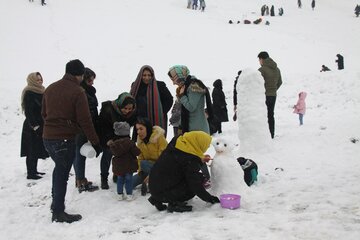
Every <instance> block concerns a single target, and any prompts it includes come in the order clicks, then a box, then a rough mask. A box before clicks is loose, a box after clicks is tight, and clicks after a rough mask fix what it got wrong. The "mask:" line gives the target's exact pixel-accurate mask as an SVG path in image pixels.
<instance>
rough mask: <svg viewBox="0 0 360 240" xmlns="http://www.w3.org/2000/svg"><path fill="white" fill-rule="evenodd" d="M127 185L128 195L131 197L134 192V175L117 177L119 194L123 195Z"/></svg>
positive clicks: (128, 174)
mask: <svg viewBox="0 0 360 240" xmlns="http://www.w3.org/2000/svg"><path fill="white" fill-rule="evenodd" d="M124 184H125V190H126V194H127V195H131V194H132V192H133V175H132V173H126V174H125V175H123V176H117V192H118V194H123V189H124Z"/></svg>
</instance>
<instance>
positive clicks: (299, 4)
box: [298, 0, 302, 8]
mask: <svg viewBox="0 0 360 240" xmlns="http://www.w3.org/2000/svg"><path fill="white" fill-rule="evenodd" d="M301 7H302V4H301V0H298V8H301Z"/></svg>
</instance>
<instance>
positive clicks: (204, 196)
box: [148, 131, 220, 212]
mask: <svg viewBox="0 0 360 240" xmlns="http://www.w3.org/2000/svg"><path fill="white" fill-rule="evenodd" d="M210 143H211V136H210V135H209V134H207V133H205V132H203V131H191V132H186V133H185V134H184V135H182V136H179V137H177V138H173V139H172V140H171V142H170V143H169V145H168V146H167V148H166V149H165V150H164V151H163V153H162V154H161V156H160V157H159V159H158V160H157V161H156V163H155V164H154V166H153V167H152V169H151V172H150V175H149V189H150V193H151V197H150V198H149V199H148V200H149V202H150V203H151V204H152V205H154V206H155V207H156V208H157V209H158V210H159V211H163V210H166V209H167V210H168V212H189V211H192V206H190V205H187V203H186V201H188V200H190V199H192V198H193V197H194V196H195V195H196V196H198V197H199V198H200V199H201V200H203V201H205V202H209V203H212V204H214V203H219V202H220V200H219V198H218V197H217V196H212V195H211V194H210V193H208V192H207V191H206V189H205V188H204V186H203V181H204V176H203V174H202V173H201V171H200V170H201V168H200V166H201V165H202V164H203V163H206V162H208V161H210V160H211V157H210V156H209V155H204V153H205V151H206V150H207V149H208V148H209V146H210ZM164 203H168V206H166V205H165V204H164Z"/></svg>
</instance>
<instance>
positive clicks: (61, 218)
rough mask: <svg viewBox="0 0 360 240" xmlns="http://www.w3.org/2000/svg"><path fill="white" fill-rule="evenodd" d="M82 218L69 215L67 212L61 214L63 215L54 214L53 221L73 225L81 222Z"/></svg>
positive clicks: (78, 215)
mask: <svg viewBox="0 0 360 240" xmlns="http://www.w3.org/2000/svg"><path fill="white" fill-rule="evenodd" d="M81 218H82V217H81V215H80V214H67V213H66V212H61V213H53V214H52V218H51V221H52V222H66V223H72V222H76V221H79V220H80V219H81Z"/></svg>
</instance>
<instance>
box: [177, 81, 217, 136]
mask: <svg viewBox="0 0 360 240" xmlns="http://www.w3.org/2000/svg"><path fill="white" fill-rule="evenodd" d="M187 84H188V85H187ZM185 85H187V88H186V90H185V94H184V95H182V96H180V98H179V101H180V102H181V104H182V109H181V127H182V130H183V132H190V131H203V132H206V133H210V130H209V124H208V121H207V118H206V115H205V98H206V94H208V95H209V93H208V90H207V88H206V86H205V85H204V84H203V83H202V82H201V81H200V80H198V79H195V78H192V77H191V76H188V78H187V80H186V82H185ZM208 98H210V96H209V97H208ZM208 102H210V103H208ZM206 105H207V108H208V110H209V108H212V106H211V99H210V100H207V101H206ZM212 113H213V111H212V109H211V115H212ZM211 117H212V116H211Z"/></svg>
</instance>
